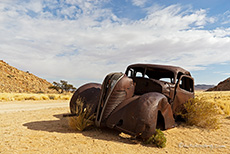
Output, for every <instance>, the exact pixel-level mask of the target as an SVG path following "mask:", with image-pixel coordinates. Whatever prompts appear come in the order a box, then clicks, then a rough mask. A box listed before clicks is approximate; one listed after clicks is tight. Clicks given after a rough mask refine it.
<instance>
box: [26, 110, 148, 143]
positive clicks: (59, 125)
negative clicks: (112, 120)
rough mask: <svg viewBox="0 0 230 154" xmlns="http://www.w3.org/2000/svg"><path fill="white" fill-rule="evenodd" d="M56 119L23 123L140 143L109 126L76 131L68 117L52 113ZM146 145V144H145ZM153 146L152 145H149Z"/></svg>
mask: <svg viewBox="0 0 230 154" xmlns="http://www.w3.org/2000/svg"><path fill="white" fill-rule="evenodd" d="M53 116H54V117H56V118H58V120H48V121H35V122H29V123H25V124H23V126H25V127H27V129H30V130H37V131H47V132H57V133H81V134H83V135H84V136H87V137H90V138H92V139H98V140H106V141H115V142H122V143H127V144H142V142H141V140H139V139H136V138H134V137H131V136H129V135H126V134H124V133H121V132H119V131H116V130H113V129H109V128H96V127H91V128H89V129H88V130H85V131H82V132H80V131H76V130H73V129H71V128H70V127H69V125H68V117H63V114H58V115H53ZM146 146H148V145H146ZM151 146H153V145H151Z"/></svg>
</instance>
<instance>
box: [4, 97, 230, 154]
mask: <svg viewBox="0 0 230 154" xmlns="http://www.w3.org/2000/svg"><path fill="white" fill-rule="evenodd" d="M12 104H13V105H12ZM31 104H32V105H31ZM23 106H24V107H23ZM0 111H1V112H0V153H3V154H12V153H15V154H18V153H19V154H20V153H21V154H25V153H33V154H36V153H38V154H40V153H42V154H44V153H46V154H47V153H50V154H65V153H66V154H69V153H84V154H86V153H94V154H96V153H98V154H99V153H100V154H103V153H108V154H113V153H114V154H123V153H124V154H135V153H136V154H140V153H141V154H143V153H230V144H229V143H230V131H229V130H230V117H229V116H226V115H222V116H221V126H220V129H218V130H206V129H201V128H197V127H195V126H185V125H180V126H178V127H176V128H173V129H169V130H165V131H163V132H164V134H165V136H166V138H167V144H166V147H165V148H163V149H160V148H157V147H155V146H154V145H145V144H143V143H142V142H141V141H138V140H135V139H133V138H132V137H131V136H129V135H127V134H124V133H120V132H117V131H114V130H110V129H99V128H95V127H93V128H91V129H89V130H86V131H83V132H78V131H75V130H72V129H71V128H69V126H68V119H67V118H63V117H62V115H63V114H65V113H68V112H69V109H68V101H24V102H0Z"/></svg>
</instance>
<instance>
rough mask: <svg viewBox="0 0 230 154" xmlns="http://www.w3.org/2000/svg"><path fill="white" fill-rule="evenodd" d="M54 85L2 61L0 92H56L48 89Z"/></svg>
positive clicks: (0, 67) (0, 62)
mask: <svg viewBox="0 0 230 154" xmlns="http://www.w3.org/2000/svg"><path fill="white" fill-rule="evenodd" d="M50 86H52V84H51V83H50V82H48V81H46V80H45V79H41V78H39V77H37V76H35V75H33V74H32V73H29V72H24V71H21V70H18V69H17V68H15V67H13V66H10V65H9V64H7V63H6V62H4V61H3V60H0V92H19V93H20V92H29V93H30V92H32V93H39V92H42V93H49V92H52V93H53V92H55V91H54V90H51V89H49V88H48V87H50Z"/></svg>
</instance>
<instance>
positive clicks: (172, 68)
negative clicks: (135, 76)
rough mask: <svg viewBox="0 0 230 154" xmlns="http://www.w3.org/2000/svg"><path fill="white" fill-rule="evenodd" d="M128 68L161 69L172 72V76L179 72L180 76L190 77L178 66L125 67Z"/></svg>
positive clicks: (146, 65)
mask: <svg viewBox="0 0 230 154" xmlns="http://www.w3.org/2000/svg"><path fill="white" fill-rule="evenodd" d="M129 68H153V69H163V70H168V71H171V72H173V73H174V74H178V73H179V72H181V73H182V74H185V75H189V76H191V74H190V72H189V71H187V70H185V69H183V68H181V67H178V66H170V65H158V64H131V65H129V66H128V67H127V70H128V69H129Z"/></svg>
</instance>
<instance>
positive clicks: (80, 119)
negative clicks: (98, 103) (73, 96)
mask: <svg viewBox="0 0 230 154" xmlns="http://www.w3.org/2000/svg"><path fill="white" fill-rule="evenodd" d="M91 110H92V108H91V107H90V106H86V107H84V104H83V100H82V99H81V98H78V99H77V101H76V116H74V117H69V126H70V127H71V128H73V129H75V130H78V131H83V130H85V129H86V128H87V127H89V126H92V125H94V119H95V114H91Z"/></svg>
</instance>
